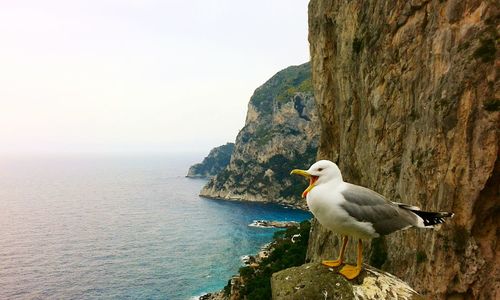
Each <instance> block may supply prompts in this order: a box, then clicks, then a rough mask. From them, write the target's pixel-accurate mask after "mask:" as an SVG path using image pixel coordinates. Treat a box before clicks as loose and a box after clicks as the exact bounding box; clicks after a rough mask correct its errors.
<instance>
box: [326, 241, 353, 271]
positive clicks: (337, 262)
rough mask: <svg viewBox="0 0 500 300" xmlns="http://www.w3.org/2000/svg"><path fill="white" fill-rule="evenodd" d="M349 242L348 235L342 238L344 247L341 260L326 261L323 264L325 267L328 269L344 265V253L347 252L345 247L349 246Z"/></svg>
mask: <svg viewBox="0 0 500 300" xmlns="http://www.w3.org/2000/svg"><path fill="white" fill-rule="evenodd" d="M348 241H349V238H348V237H347V235H344V236H343V237H342V247H341V248H340V254H339V258H337V259H336V260H324V261H322V262H321V264H322V265H323V266H327V267H338V266H340V264H342V261H343V260H344V252H345V247H346V246H347V242H348Z"/></svg>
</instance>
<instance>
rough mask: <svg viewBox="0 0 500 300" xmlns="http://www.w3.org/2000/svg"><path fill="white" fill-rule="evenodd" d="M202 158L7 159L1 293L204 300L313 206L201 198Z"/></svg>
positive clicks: (0, 189) (0, 182)
mask: <svg viewBox="0 0 500 300" xmlns="http://www.w3.org/2000/svg"><path fill="white" fill-rule="evenodd" d="M201 159H202V155H184V154H182V155H181V154H179V155H170V154H169V155H160V154H127V155H125V154H120V155H116V154H115V155H108V154H106V155H104V154H99V155H98V154H85V155H82V154H78V155H77V154H71V155H38V156H22V155H20V156H5V157H0V299H171V300H187V299H197V297H198V296H200V295H202V294H204V293H206V292H211V291H217V290H220V289H222V288H223V287H224V286H225V285H226V284H227V281H228V280H229V279H230V278H231V276H232V275H234V274H236V273H237V271H238V269H239V268H240V267H241V266H242V261H241V257H243V256H245V255H248V254H255V253H257V252H258V250H259V248H260V247H261V246H262V245H263V244H265V243H268V242H270V241H271V240H272V236H273V233H274V232H275V231H276V230H277V229H269V228H258V227H251V226H248V225H249V224H250V223H252V222H253V221H254V220H277V221H302V220H306V219H310V218H311V214H310V213H308V212H305V211H300V210H294V209H289V208H285V207H282V206H278V205H271V204H259V203H249V202H231V201H221V200H212V199H206V198H203V197H200V196H198V193H199V191H200V189H201V188H202V186H203V185H204V184H205V183H206V180H205V179H191V178H186V177H185V174H186V173H187V170H188V168H189V166H190V165H192V164H193V163H196V162H199V161H201Z"/></svg>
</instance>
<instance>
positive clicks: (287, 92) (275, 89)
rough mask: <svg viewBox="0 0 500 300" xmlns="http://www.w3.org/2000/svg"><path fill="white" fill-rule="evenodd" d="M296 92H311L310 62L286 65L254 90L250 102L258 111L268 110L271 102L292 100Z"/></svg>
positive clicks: (270, 107)
mask: <svg viewBox="0 0 500 300" xmlns="http://www.w3.org/2000/svg"><path fill="white" fill-rule="evenodd" d="M297 92H312V83H311V64H310V63H306V64H302V65H300V66H292V67H288V68H286V69H284V70H282V71H280V72H278V73H277V74H276V75H274V76H273V77H272V78H271V79H269V81H268V82H266V84H265V85H264V86H262V87H260V88H258V89H257V90H255V92H254V94H253V96H252V98H251V99H250V102H251V103H252V104H253V105H254V106H255V107H256V108H257V110H258V111H260V112H267V113H268V112H269V111H271V109H272V103H273V101H274V100H275V99H276V100H278V102H280V103H281V102H287V101H290V100H292V98H293V95H294V94H295V93H297Z"/></svg>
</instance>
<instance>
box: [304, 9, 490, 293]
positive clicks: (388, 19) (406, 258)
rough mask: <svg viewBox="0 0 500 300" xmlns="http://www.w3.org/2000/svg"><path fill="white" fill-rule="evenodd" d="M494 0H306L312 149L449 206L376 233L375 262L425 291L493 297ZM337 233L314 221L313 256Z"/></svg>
mask: <svg viewBox="0 0 500 300" xmlns="http://www.w3.org/2000/svg"><path fill="white" fill-rule="evenodd" d="M499 5H500V4H499V2H498V1H480V0H462V1H458V0H448V1H437V0H436V1H429V0H427V1H426V0H423V1H392V0H374V1H361V0H336V1H333V0H311V1H310V3H309V42H310V50H311V58H312V77H313V86H314V93H315V97H316V102H317V105H318V110H319V117H320V123H321V127H322V131H321V138H320V146H319V153H318V158H327V159H330V160H333V161H335V162H337V164H338V165H339V167H340V169H341V171H342V174H343V177H344V180H345V181H348V182H352V183H355V184H359V185H362V186H366V187H368V188H371V189H373V190H375V191H377V192H379V193H381V194H383V195H385V196H386V197H387V198H388V199H390V200H392V201H397V202H404V203H408V204H412V205H416V206H419V207H421V208H422V209H425V210H435V211H441V210H442V211H452V212H454V213H455V217H454V218H453V219H452V220H451V221H450V222H448V223H447V224H444V225H443V226H442V227H441V230H439V231H433V230H413V229H412V230H408V231H402V232H398V233H395V234H392V235H390V236H387V237H386V238H385V239H384V240H381V241H379V248H380V249H381V250H380V249H379V250H380V251H381V252H382V253H384V255H382V258H383V259H381V260H380V261H379V262H380V264H381V265H382V267H383V269H385V270H388V271H389V272H391V273H393V274H395V275H397V276H398V277H399V278H402V279H403V280H404V281H406V282H408V283H409V284H410V285H411V286H413V287H414V288H415V289H416V290H417V291H419V292H420V293H421V294H424V295H425V296H426V297H429V298H431V299H444V298H447V297H455V298H456V299H465V298H466V299H495V298H496V299H498V298H499V297H500V296H499V292H500V284H499V283H498V278H500V268H499V265H500V263H499V262H500V261H499V259H498V255H496V254H497V253H500V243H498V235H499V234H498V216H499V208H500V201H499V199H500V191H499V188H500V177H499V169H500V167H499V164H500V161H499V160H498V153H499V135H498V129H499V127H498V125H499V108H500V100H499V81H498V79H497V74H498V65H499V60H498V55H497V51H496V48H497V41H498V26H499V25H498V20H499ZM335 244H336V239H335V238H334V235H333V234H330V233H328V232H326V231H325V230H324V229H322V228H321V226H320V225H319V224H317V223H315V225H314V227H313V233H312V235H311V239H310V245H309V258H310V259H312V260H313V261H320V260H321V259H323V258H332V257H335V256H336V251H337V250H336V247H335ZM348 251H350V250H348ZM350 252H353V251H350ZM495 278H496V280H495Z"/></svg>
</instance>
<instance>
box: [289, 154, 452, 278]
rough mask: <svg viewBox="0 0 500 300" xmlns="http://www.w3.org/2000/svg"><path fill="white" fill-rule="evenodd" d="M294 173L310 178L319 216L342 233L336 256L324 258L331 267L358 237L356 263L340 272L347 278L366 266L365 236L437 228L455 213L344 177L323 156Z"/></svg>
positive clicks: (309, 196)
mask: <svg viewBox="0 0 500 300" xmlns="http://www.w3.org/2000/svg"><path fill="white" fill-rule="evenodd" d="M290 174H297V175H302V176H304V177H306V178H308V179H309V186H308V187H307V189H306V190H305V191H304V192H303V193H302V197H303V198H306V200H307V205H308V207H309V209H310V210H311V212H312V213H313V215H314V216H315V217H316V219H317V220H318V221H319V223H321V225H323V226H324V227H326V228H327V229H329V230H331V231H333V232H336V233H338V234H341V235H342V246H341V248H340V254H339V257H338V258H337V259H336V260H325V261H323V262H322V264H323V265H325V266H327V267H337V266H340V265H341V264H342V263H343V260H344V252H345V249H346V246H347V242H348V239H349V237H353V238H357V239H358V249H357V261H356V263H357V264H356V265H355V266H354V265H348V264H346V265H345V266H344V267H343V268H342V269H341V270H340V273H341V274H342V275H343V276H344V277H346V278H347V279H350V280H351V279H354V278H356V277H357V276H358V275H359V273H360V272H361V269H362V262H363V253H362V241H361V240H362V239H372V238H376V237H379V236H383V235H387V234H389V233H392V232H395V231H397V230H404V229H407V228H410V227H418V228H434V227H435V226H436V225H438V224H441V223H444V221H445V220H444V218H449V217H453V213H450V212H428V211H421V210H420V208H418V207H416V206H411V205H407V204H403V203H398V202H391V201H389V200H387V199H385V198H384V196H382V195H380V194H378V193H377V192H374V191H372V190H370V189H368V188H365V187H362V186H359V185H355V184H351V183H347V182H344V180H342V174H341V173H340V169H339V167H338V166H337V165H336V164H335V163H333V162H331V161H329V160H320V161H318V162H316V163H314V164H313V165H312V166H311V167H310V168H309V169H308V170H299V169H295V170H293V171H292V172H291V173H290Z"/></svg>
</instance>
